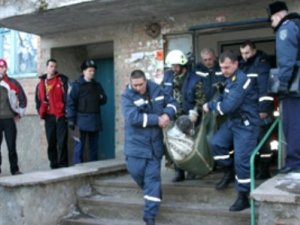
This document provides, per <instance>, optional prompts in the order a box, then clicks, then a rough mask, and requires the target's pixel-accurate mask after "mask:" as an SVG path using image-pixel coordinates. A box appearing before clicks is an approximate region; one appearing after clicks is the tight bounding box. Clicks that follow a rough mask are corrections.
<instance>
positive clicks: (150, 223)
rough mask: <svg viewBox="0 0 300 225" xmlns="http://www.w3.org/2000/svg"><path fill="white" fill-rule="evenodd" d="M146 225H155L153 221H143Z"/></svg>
mask: <svg viewBox="0 0 300 225" xmlns="http://www.w3.org/2000/svg"><path fill="white" fill-rule="evenodd" d="M144 221H145V223H146V225H155V220H154V219H144Z"/></svg>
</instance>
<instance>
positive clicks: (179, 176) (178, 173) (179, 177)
mask: <svg viewBox="0 0 300 225" xmlns="http://www.w3.org/2000/svg"><path fill="white" fill-rule="evenodd" d="M184 180H185V175H184V170H182V169H179V168H175V177H174V178H173V180H172V182H180V181H184Z"/></svg>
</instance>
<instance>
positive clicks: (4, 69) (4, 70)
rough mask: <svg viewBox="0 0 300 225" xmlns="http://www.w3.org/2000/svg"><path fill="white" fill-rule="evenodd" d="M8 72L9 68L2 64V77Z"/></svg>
mask: <svg viewBox="0 0 300 225" xmlns="http://www.w3.org/2000/svg"><path fill="white" fill-rule="evenodd" d="M6 72H7V68H6V67H5V66H0V78H2V77H3V76H4V75H5V74H6Z"/></svg>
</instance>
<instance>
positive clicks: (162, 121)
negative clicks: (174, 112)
mask: <svg viewBox="0 0 300 225" xmlns="http://www.w3.org/2000/svg"><path fill="white" fill-rule="evenodd" d="M169 122H170V118H169V116H168V115H167V114H163V115H161V116H160V117H158V126H159V127H161V128H165V127H167V126H168V124H169Z"/></svg>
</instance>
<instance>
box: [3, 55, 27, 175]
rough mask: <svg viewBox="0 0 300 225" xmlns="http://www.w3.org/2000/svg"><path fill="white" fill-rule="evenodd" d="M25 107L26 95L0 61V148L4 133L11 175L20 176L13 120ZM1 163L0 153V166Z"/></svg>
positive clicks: (15, 129) (5, 64)
mask: <svg viewBox="0 0 300 225" xmlns="http://www.w3.org/2000/svg"><path fill="white" fill-rule="evenodd" d="M26 105H27V100H26V95H25V93H24V91H23V88H22V86H21V85H20V84H19V82H18V81H16V80H15V79H12V78H10V77H8V75H7V63H6V61H5V60H4V59H0V146H1V144H2V139H3V133H4V136H5V140H6V144H7V148H8V158H9V163H10V172H11V174H12V175H18V174H21V172H20V170H19V166H18V155H17V150H16V139H17V128H16V122H15V120H19V119H20V117H22V116H23V115H24V113H25V108H26ZM1 163H2V158H1V152H0V166H1ZM0 173H1V168H0Z"/></svg>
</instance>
